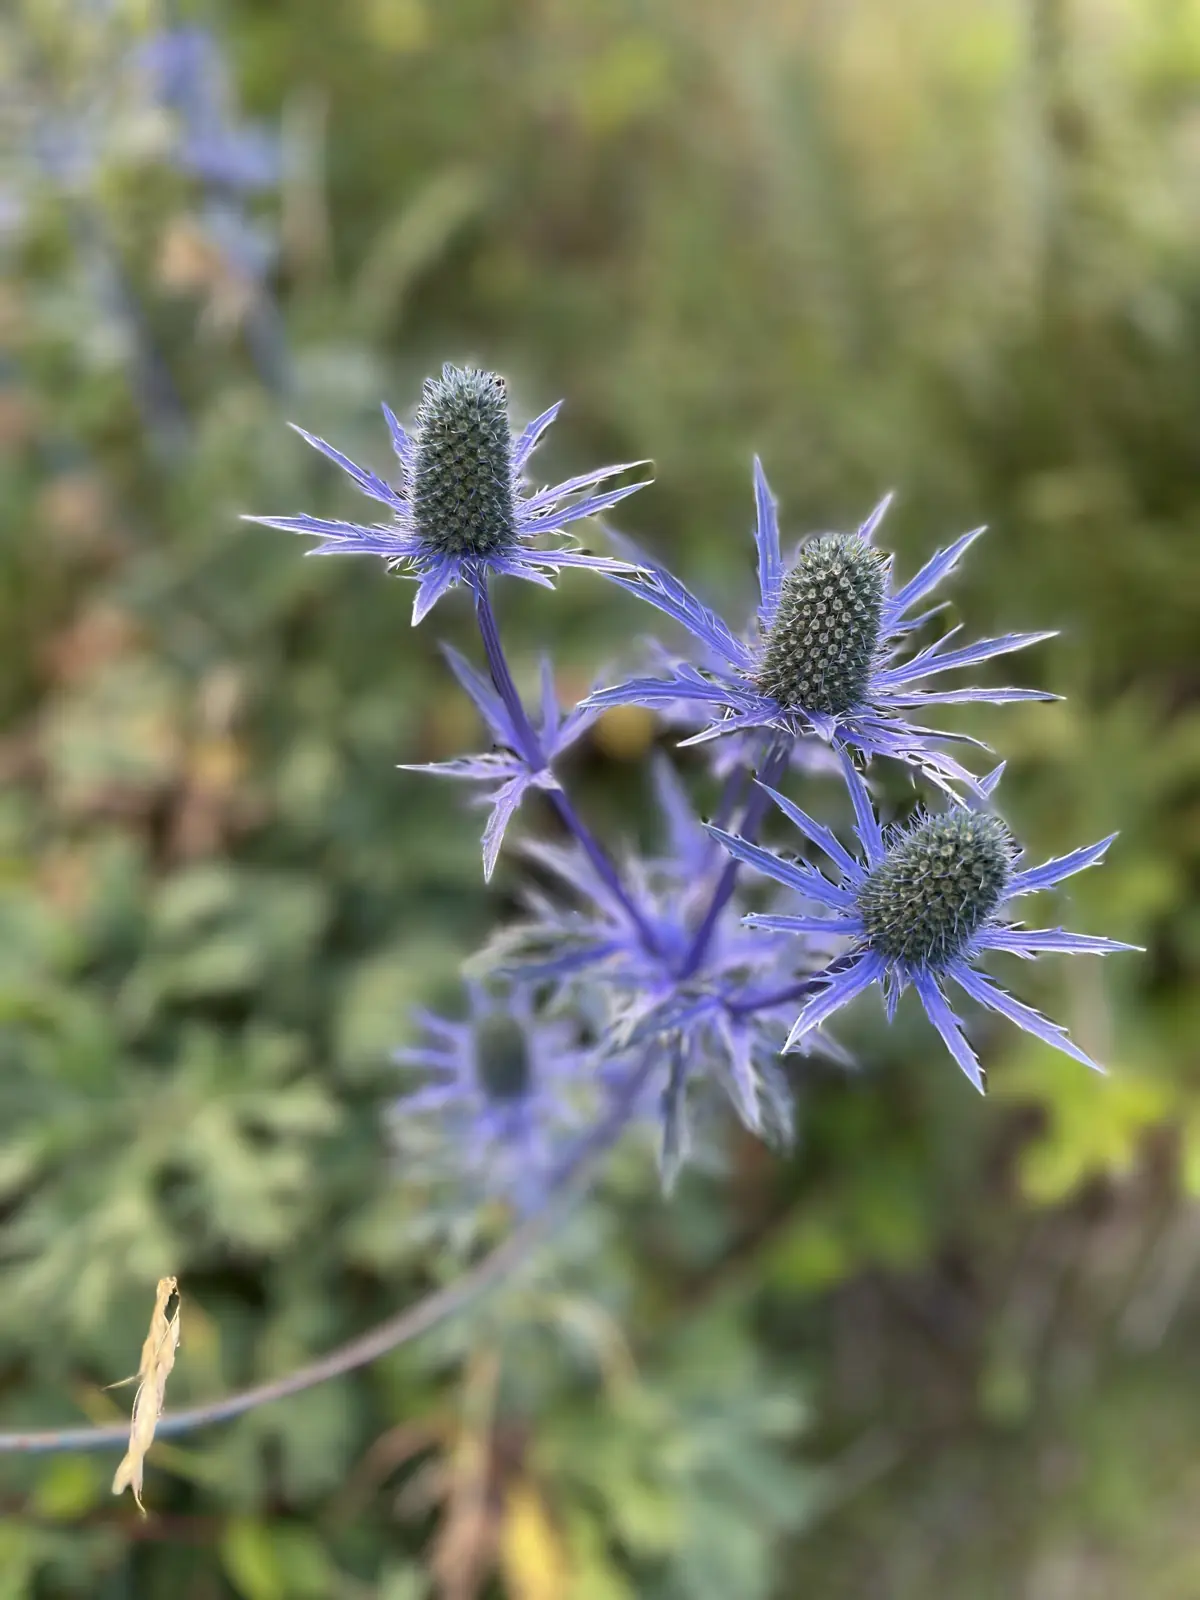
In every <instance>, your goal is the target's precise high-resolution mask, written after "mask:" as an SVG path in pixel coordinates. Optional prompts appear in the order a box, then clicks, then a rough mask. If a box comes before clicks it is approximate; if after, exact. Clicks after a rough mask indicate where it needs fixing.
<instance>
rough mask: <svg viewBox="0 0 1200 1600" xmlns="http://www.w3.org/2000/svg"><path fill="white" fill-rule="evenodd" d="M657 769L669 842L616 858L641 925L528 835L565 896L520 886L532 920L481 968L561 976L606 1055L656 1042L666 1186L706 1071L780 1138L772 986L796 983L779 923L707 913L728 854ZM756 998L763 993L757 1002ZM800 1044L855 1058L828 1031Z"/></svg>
mask: <svg viewBox="0 0 1200 1600" xmlns="http://www.w3.org/2000/svg"><path fill="white" fill-rule="evenodd" d="M655 780H656V784H655V786H656V790H657V798H658V803H659V809H660V812H661V814H662V817H663V820H664V822H665V834H666V838H665V846H666V848H665V849H664V851H663V852H662V853H661V854H659V855H655V856H651V857H634V856H628V857H626V859H625V860H624V861H623V862H622V867H623V873H622V877H623V881H624V882H625V884H626V885H627V887H628V889H629V891H630V895H631V898H632V900H633V902H634V904H635V905H636V907H637V909H638V911H639V913H640V928H639V927H635V926H633V925H631V923H630V919H629V916H628V914H627V911H626V908H625V907H624V906H623V905H622V904H621V902H619V901H618V900H617V899H616V898H615V897H614V896H613V894H612V891H611V888H610V886H609V885H608V884H607V883H606V882H605V880H604V878H603V877H602V876H601V875H600V874H599V873H598V872H597V871H596V870H595V868H594V867H593V865H592V863H591V862H590V861H589V860H588V858H587V856H586V854H585V853H584V852H583V851H581V850H579V849H569V848H563V847H562V846H559V845H554V844H547V843H545V842H543V841H540V840H530V841H527V842H526V843H525V845H524V853H525V855H526V856H527V857H528V858H529V860H531V861H532V862H533V863H534V864H535V865H536V866H537V867H539V868H540V869H541V870H542V872H544V873H545V874H547V875H548V876H549V877H551V878H552V879H554V880H556V882H557V884H558V885H559V886H561V888H562V889H565V890H566V891H567V892H568V894H569V896H570V901H569V903H564V902H563V900H562V899H560V898H559V897H558V896H556V895H551V894H547V893H546V892H545V891H543V890H542V889H540V888H536V887H529V888H527V889H526V890H525V892H524V901H525V904H526V907H527V910H528V913H529V914H528V916H527V918H526V919H524V920H522V921H519V922H516V923H513V924H510V925H509V926H508V927H506V928H505V929H504V930H503V931H502V932H501V933H500V934H498V935H497V937H496V938H495V939H494V940H493V941H492V943H491V945H490V946H489V947H488V948H487V949H485V951H484V952H483V954H482V957H481V965H482V966H483V967H484V968H485V969H490V970H492V971H495V972H498V973H500V974H501V975H503V976H505V977H507V978H509V979H512V980H516V981H518V982H521V983H526V984H528V983H550V984H553V985H555V986H556V988H557V990H558V994H559V999H560V1002H561V1003H562V1005H563V1007H564V1009H566V1008H572V1007H573V1008H574V1009H575V1010H577V1011H580V1010H582V1011H583V1012H584V1013H585V1014H587V1015H588V1018H589V1023H590V1026H591V1028H592V1031H593V1032H595V1034H596V1035H597V1037H598V1039H599V1045H598V1051H599V1052H604V1053H607V1054H608V1055H609V1057H610V1063H609V1064H610V1065H618V1066H619V1064H620V1057H621V1056H622V1055H623V1054H624V1053H625V1052H628V1051H630V1050H635V1051H640V1050H642V1049H645V1048H650V1049H653V1050H655V1052H656V1053H657V1055H658V1056H659V1057H660V1059H661V1063H662V1071H661V1074H660V1075H659V1081H658V1083H657V1084H651V1086H650V1094H651V1097H652V1099H653V1100H654V1110H655V1113H656V1114H657V1116H658V1117H659V1119H660V1122H661V1125H662V1129H663V1144H662V1163H663V1174H664V1179H665V1180H666V1181H667V1182H668V1183H669V1182H670V1180H671V1179H672V1178H673V1176H674V1172H675V1171H676V1170H677V1168H678V1165H679V1164H680V1162H681V1161H682V1159H683V1154H684V1152H685V1150H686V1146H687V1138H686V1117H685V1105H684V1103H685V1097H686V1094H687V1092H688V1090H689V1089H691V1088H692V1087H694V1086H696V1085H697V1084H699V1083H700V1082H701V1081H702V1080H707V1081H710V1082H712V1083H715V1084H716V1085H717V1086H718V1087H719V1088H720V1089H721V1090H722V1091H723V1092H724V1094H725V1095H726V1096H727V1097H728V1099H729V1101H730V1102H731V1104H732V1105H733V1107H734V1110H735V1111H736V1112H737V1114H738V1116H739V1117H740V1118H741V1120H742V1121H743V1123H744V1124H745V1125H746V1127H748V1128H749V1129H751V1130H752V1131H753V1132H755V1133H757V1134H760V1135H765V1136H768V1137H774V1138H779V1139H782V1138H786V1137H787V1136H788V1134H789V1133H790V1121H791V1117H790V1105H791V1094H790V1088H789V1085H788V1083H787V1080H786V1078H785V1076H784V1075H783V1073H782V1072H781V1070H780V1069H779V1067H778V1065H777V1064H776V1058H777V1057H778V1055H779V1051H780V1047H781V1045H782V1043H783V1041H784V1037H785V1035H786V1033H787V1026H786V1022H785V1021H784V1016H785V1011H786V1005H787V1002H786V1000H784V1001H783V1002H779V1001H777V1000H772V999H771V998H770V997H771V996H772V995H774V994H775V993H776V991H781V992H782V993H783V994H784V995H787V994H788V993H789V992H791V993H794V992H795V987H796V986H795V984H794V982H793V981H792V973H793V970H794V965H795V963H794V960H792V961H789V957H790V955H791V947H792V945H793V941H792V940H791V939H790V938H789V937H788V936H787V935H786V934H781V935H779V936H778V937H777V938H776V939H774V940H764V939H763V937H762V935H761V934H758V933H751V932H748V931H747V929H746V928H745V927H744V926H743V925H742V921H743V919H742V915H741V912H740V911H739V909H738V907H737V906H736V904H735V903H734V902H733V900H732V899H731V900H729V901H728V902H727V903H725V904H724V905H723V907H722V909H721V911H720V913H719V914H718V915H717V916H716V917H715V918H714V919H712V920H711V921H708V922H706V920H705V913H706V911H707V909H708V908H709V907H710V906H711V904H712V896H713V892H714V888H715V886H716V883H717V881H718V879H719V878H720V875H721V871H722V868H723V865H724V857H723V856H722V854H721V852H720V850H719V849H717V848H716V846H715V845H714V843H713V841H712V840H711V839H710V838H709V836H708V832H707V831H706V830H705V828H704V826H703V824H702V823H701V822H700V820H699V819H698V818H697V816H696V815H695V812H694V811H693V810H692V808H691V806H690V804H689V802H688V799H687V796H686V794H685V793H684V791H683V789H682V787H681V785H680V783H679V781H678V778H677V777H676V775H675V773H674V771H673V770H672V768H671V767H670V766H669V764H668V763H666V762H659V763H658V764H657V765H656V767H655ZM643 930H644V931H643ZM647 935H648V936H649V943H647ZM836 948H837V940H836V938H829V939H827V940H822V939H820V938H819V937H816V936H814V938H813V939H812V940H810V949H809V950H808V951H807V952H806V954H807V955H808V956H809V957H810V958H811V965H812V968H813V969H814V970H816V969H817V968H819V967H820V966H821V964H822V962H824V961H825V960H827V959H828V958H829V956H830V955H831V954H832V953H833V951H834V950H835V949H836ZM760 995H765V996H767V997H768V998H767V999H766V1000H765V1001H764V1002H763V1003H761V1004H760V1003H759V1002H758V1000H757V999H756V998H755V997H757V996H760ZM793 1009H794V1002H793ZM790 1014H791V1013H790V1012H786V1015H788V1016H790ZM803 1048H804V1050H805V1051H806V1053H807V1052H809V1051H812V1052H813V1053H820V1054H824V1055H826V1056H828V1057H830V1058H831V1059H833V1060H835V1061H840V1062H843V1063H845V1062H847V1061H848V1059H849V1058H848V1057H847V1056H846V1054H845V1052H844V1051H842V1050H841V1048H840V1046H838V1044H837V1043H836V1042H835V1041H834V1040H833V1039H831V1038H830V1037H829V1036H828V1035H827V1034H826V1033H825V1032H824V1030H820V1031H818V1032H816V1033H814V1034H812V1035H811V1037H810V1038H808V1039H806V1041H805V1044H804V1046H803ZM614 1057H615V1058H616V1059H615V1060H613V1058H614ZM602 1070H603V1069H602Z"/></svg>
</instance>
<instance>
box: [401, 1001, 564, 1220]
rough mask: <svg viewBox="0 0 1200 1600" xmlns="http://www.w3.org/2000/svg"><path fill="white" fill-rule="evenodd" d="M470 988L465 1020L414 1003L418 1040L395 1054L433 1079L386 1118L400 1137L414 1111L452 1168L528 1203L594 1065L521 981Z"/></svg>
mask: <svg viewBox="0 0 1200 1600" xmlns="http://www.w3.org/2000/svg"><path fill="white" fill-rule="evenodd" d="M467 998H468V1015H467V1018H466V1020H465V1021H451V1020H449V1019H447V1018H445V1017H440V1016H436V1015H434V1014H433V1013H432V1012H427V1011H417V1012H416V1013H414V1015H415V1018H416V1020H417V1022H418V1023H419V1024H420V1025H421V1027H422V1029H423V1030H424V1032H425V1035H426V1039H425V1042H424V1043H422V1044H420V1045H414V1046H410V1047H408V1048H405V1049H402V1050H397V1051H396V1052H395V1053H394V1055H393V1057H392V1059H393V1060H394V1061H395V1062H396V1064H397V1065H399V1066H407V1067H417V1068H420V1069H421V1070H422V1071H423V1072H425V1073H427V1074H428V1075H429V1078H430V1081H429V1082H427V1083H426V1084H425V1085H424V1086H423V1087H420V1088H417V1089H414V1090H413V1091H412V1092H411V1093H409V1094H407V1095H405V1096H403V1098H402V1099H401V1100H399V1101H398V1102H397V1104H396V1106H395V1109H394V1111H393V1117H392V1120H393V1125H394V1127H395V1129H396V1132H397V1137H398V1139H399V1140H400V1142H401V1144H403V1141H404V1133H405V1129H406V1127H407V1126H408V1125H410V1124H411V1123H412V1122H413V1119H422V1120H424V1121H426V1122H429V1121H432V1122H433V1123H434V1124H435V1125H436V1128H437V1131H438V1132H439V1133H440V1134H441V1135H442V1137H443V1139H444V1142H445V1147H446V1149H447V1151H448V1152H452V1159H453V1168H454V1170H455V1171H456V1172H458V1171H466V1172H469V1173H471V1174H473V1175H474V1176H475V1177H476V1178H477V1179H478V1181H479V1183H480V1185H481V1187H482V1188H483V1189H484V1190H485V1191H486V1193H487V1194H488V1195H489V1196H491V1197H493V1198H498V1199H504V1200H507V1201H509V1202H510V1203H511V1204H513V1205H515V1206H516V1207H517V1208H518V1209H521V1210H527V1209H530V1208H532V1207H534V1206H536V1204H537V1202H538V1199H539V1197H540V1194H541V1189H542V1186H543V1185H544V1183H545V1182H546V1180H547V1179H548V1178H549V1177H550V1176H551V1175H552V1172H553V1169H554V1166H555V1164H556V1162H557V1160H558V1159H559V1158H560V1156H561V1153H562V1149H563V1144H564V1142H565V1141H566V1140H567V1139H569V1138H570V1136H571V1135H572V1133H573V1131H575V1130H576V1129H577V1128H578V1125H579V1108H578V1104H577V1102H578V1099H579V1096H580V1093H581V1091H583V1090H586V1087H587V1085H588V1083H589V1081H590V1080H593V1079H594V1073H592V1071H591V1069H590V1067H589V1057H588V1052H587V1051H586V1050H585V1049H583V1048H582V1047H581V1046H580V1044H579V1032H578V1028H577V1027H576V1025H575V1024H574V1023H572V1022H570V1021H568V1020H566V1019H565V1018H562V1017H547V1016H543V1015H539V1014H538V1013H537V1011H536V1010H535V1009H534V1005H533V1002H532V999H531V997H530V994H529V992H528V990H521V989H513V990H511V991H509V992H507V993H504V994H502V995H498V994H496V993H495V992H491V991H489V990H486V989H484V988H483V987H481V986H480V985H478V984H469V985H468V988H467Z"/></svg>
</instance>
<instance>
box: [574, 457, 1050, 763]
mask: <svg viewBox="0 0 1200 1600" xmlns="http://www.w3.org/2000/svg"><path fill="white" fill-rule="evenodd" d="M754 483H755V499H756V505H757V530H756V534H755V543H756V545H757V549H758V582H759V605H758V610H757V614H756V618H755V621H754V623H753V625H752V627H751V629H750V631H749V633H748V634H747V635H742V634H739V633H736V632H735V631H734V630H733V629H732V628H731V627H730V626H729V625H728V624H727V623H726V622H725V621H723V620H722V618H721V617H720V616H718V615H717V613H716V612H715V611H712V610H711V609H710V608H709V607H708V606H706V605H704V604H703V603H702V602H701V601H700V600H698V599H697V598H696V597H695V596H694V595H693V594H692V593H691V591H690V590H688V589H687V588H685V587H684V585H683V584H682V583H680V582H679V580H678V579H677V578H675V577H673V576H672V574H671V573H670V572H668V571H667V570H666V568H664V567H662V566H659V565H657V564H656V563H655V562H653V561H649V560H647V559H646V558H645V557H642V556H641V555H640V554H639V555H638V565H639V568H640V570H637V571H630V572H627V573H624V574H620V575H618V576H616V578H615V580H614V581H615V582H616V583H618V584H619V585H620V587H621V588H624V589H627V590H629V592H630V593H631V594H635V595H637V596H638V597H639V598H641V599H643V600H647V601H649V603H650V604H651V605H653V606H655V607H656V608H657V609H658V610H659V611H662V612H663V613H665V615H667V616H669V617H671V618H672V619H673V620H674V621H676V622H678V623H680V624H681V625H682V626H683V627H684V628H685V629H686V630H687V631H688V633H689V634H690V635H691V636H692V639H693V640H694V641H695V643H696V644H697V645H698V646H699V651H698V653H696V655H695V659H693V660H689V659H681V658H678V657H673V656H667V655H665V653H664V655H663V656H662V657H660V675H656V676H646V677H637V678H631V679H629V680H628V681H626V682H624V683H620V684H616V685H614V686H613V687H612V688H608V689H602V690H600V691H598V692H597V693H595V694H594V695H592V696H591V699H590V701H589V704H591V705H595V706H599V707H601V708H605V707H609V706H616V705H629V704H634V705H645V706H651V707H655V708H663V709H665V710H666V711H667V712H668V714H669V715H672V716H675V717H677V716H678V713H679V708H680V706H681V705H682V704H685V703H689V702H690V703H691V704H692V705H694V706H698V707H701V708H704V707H706V708H708V714H709V720H708V722H707V724H706V725H705V726H704V727H703V728H702V729H701V731H700V732H699V733H697V734H694V735H693V736H692V737H691V738H690V739H686V740H684V741H683V742H684V743H685V744H700V743H703V742H705V741H707V740H711V739H715V738H718V737H719V736H722V735H728V734H745V733H746V732H748V731H760V730H764V729H774V730H778V731H780V732H783V733H785V734H787V735H789V736H791V737H794V738H803V737H804V736H806V735H809V736H811V735H814V734H815V735H817V736H819V737H820V738H821V739H824V740H827V741H830V742H831V743H833V744H834V745H835V746H836V747H838V748H856V749H858V750H861V751H862V752H863V753H864V754H865V755H867V756H873V755H883V756H892V757H895V758H897V759H899V760H902V761H906V762H909V763H912V764H915V765H918V766H920V767H922V768H923V769H924V770H925V771H926V772H927V773H928V774H929V776H931V777H932V778H933V779H934V781H935V782H937V783H939V784H941V785H943V786H945V785H946V784H948V783H949V782H952V781H958V782H965V783H967V784H968V785H973V784H974V779H973V777H972V775H971V774H970V773H969V772H968V771H966V769H965V768H963V767H962V766H961V765H960V764H959V763H958V762H957V761H955V760H953V759H952V758H951V757H950V756H948V755H946V754H945V753H944V752H942V751H940V750H938V749H937V748H936V747H935V746H934V745H933V744H931V742H930V741H931V740H932V739H939V740H944V739H948V738H951V737H955V738H961V737H962V736H961V735H950V734H941V733H936V732H934V731H933V730H930V729H928V728H924V727H921V726H918V725H916V724H913V723H911V722H909V721H908V720H907V717H906V715H905V713H906V712H908V711H909V710H911V709H913V708H916V707H920V706H923V705H926V704H943V705H946V704H955V703H959V702H963V701H989V702H992V703H1000V702H1005V701H1011V700H1052V699H1054V698H1055V697H1054V696H1053V695H1049V694H1044V693H1042V692H1041V691H1039V690H1035V689H985V688H973V689H951V690H940V689H937V688H930V687H928V686H927V684H928V680H929V679H931V678H932V677H934V676H935V675H937V674H939V673H942V672H947V671H950V670H952V669H956V668H959V667H966V666H971V665H974V664H975V663H976V662H980V661H986V660H988V659H989V658H990V657H992V656H999V655H1006V654H1008V653H1009V652H1010V651H1013V650H1020V649H1023V648H1024V647H1025V646H1027V645H1031V644H1036V643H1038V642H1039V641H1041V640H1043V639H1048V638H1052V637H1053V634H1050V633H1009V634H1005V635H1003V636H1002V637H1000V638H997V639H983V640H980V641H978V642H977V643H975V644H972V645H966V646H963V647H960V648H957V649H949V648H948V646H949V644H950V642H951V641H952V639H953V638H954V637H955V635H956V634H957V632H958V629H957V628H954V629H951V630H950V632H948V633H947V634H945V635H944V636H943V637H942V638H940V639H938V640H936V641H935V642H934V643H933V644H930V645H928V646H926V647H925V648H924V649H923V650H921V651H919V652H918V653H917V654H916V655H913V656H911V657H910V658H909V659H908V660H905V661H902V660H900V659H899V658H900V657H901V656H902V654H903V653H904V650H905V647H906V646H907V644H908V642H909V636H910V635H911V634H912V633H914V632H915V631H916V630H917V629H918V628H919V627H920V626H921V625H922V624H923V623H924V622H925V621H926V620H927V619H928V618H929V617H930V616H932V615H933V613H932V612H929V611H927V612H925V613H923V614H921V615H917V616H913V615H910V613H911V612H912V608H913V607H914V606H916V605H917V604H918V603H919V602H920V601H922V600H924V599H925V598H926V597H927V596H928V595H929V594H930V593H931V592H932V590H933V589H934V588H935V587H936V586H937V585H938V583H940V582H941V580H942V579H943V578H944V577H946V576H947V574H949V573H950V572H951V571H952V570H953V569H954V567H955V566H956V565H957V564H958V562H959V560H960V559H961V558H962V556H963V555H964V554H965V552H966V551H967V550H968V549H969V547H970V546H971V545H972V544H973V543H974V541H975V540H976V539H977V538H978V537H979V535H980V534H981V533H982V532H983V531H984V530H983V529H982V528H977V529H975V530H974V531H973V532H971V533H967V534H964V535H963V536H962V538H960V539H958V540H956V541H955V543H954V544H952V545H951V546H950V547H949V548H948V549H946V550H939V551H938V552H937V554H936V555H934V556H933V557H932V559H931V560H929V561H928V562H926V564H925V566H924V567H922V568H921V570H920V572H918V573H917V575H916V577H914V578H913V579H911V580H910V581H909V582H908V583H907V584H905V585H904V586H903V587H901V588H899V589H893V587H892V584H891V557H890V556H889V555H887V554H885V553H884V552H882V551H880V550H877V549H876V548H875V546H874V544H873V543H872V540H873V536H874V534H875V531H876V529H877V528H878V526H879V524H880V522H881V521H882V519H883V515H884V512H885V511H886V510H887V507H888V504H889V500H887V499H885V500H883V501H881V503H880V504H879V505H878V506H877V507H876V508H875V510H874V511H873V512H872V513H871V515H870V516H869V517H868V518H867V520H866V522H864V523H863V524H862V526H861V527H860V528H859V529H858V531H857V532H856V533H850V534H821V535H819V536H817V537H816V538H813V539H809V540H807V541H806V542H805V543H804V544H802V545H801V546H800V547H799V549H798V551H797V552H796V555H795V557H794V559H793V561H792V564H791V565H790V566H788V567H785V566H784V562H783V558H782V555H781V553H780V543H779V523H778V518H777V513H776V506H775V501H774V499H773V498H772V495H771V491H770V488H769V486H768V484H767V480H766V477H765V476H764V474H763V470H762V465H761V463H760V462H759V461H758V460H757V458H756V459H755V463H754ZM889 498H890V497H889ZM626 548H627V549H628V547H626ZM628 553H630V554H632V553H633V552H632V551H628ZM970 742H975V741H970Z"/></svg>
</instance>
